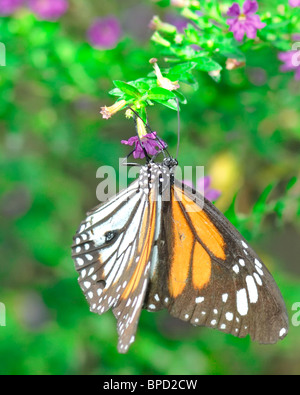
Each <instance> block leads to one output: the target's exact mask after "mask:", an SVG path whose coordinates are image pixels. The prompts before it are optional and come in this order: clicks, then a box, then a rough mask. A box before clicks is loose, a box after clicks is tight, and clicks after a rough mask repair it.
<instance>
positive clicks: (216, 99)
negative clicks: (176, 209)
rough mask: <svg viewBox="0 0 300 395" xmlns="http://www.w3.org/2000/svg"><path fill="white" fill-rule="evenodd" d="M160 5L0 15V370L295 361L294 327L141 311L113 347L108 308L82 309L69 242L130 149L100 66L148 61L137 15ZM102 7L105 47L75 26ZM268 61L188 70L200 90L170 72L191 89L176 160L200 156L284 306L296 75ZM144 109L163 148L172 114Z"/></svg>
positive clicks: (259, 365)
mask: <svg viewBox="0 0 300 395" xmlns="http://www.w3.org/2000/svg"><path fill="white" fill-rule="evenodd" d="M168 12H171V11H170V10H168V9H160V8H157V7H156V6H155V4H154V3H153V2H151V1H150V0H149V1H146V0H145V1H142V2H141V1H137V0H130V1H128V0H126V2H124V1H117V0H110V1H108V0H102V1H101V2H92V1H89V2H87V1H84V0H72V1H70V8H69V10H68V12H67V13H66V14H65V15H64V16H63V17H62V18H61V19H60V20H59V21H58V22H56V23H52V22H46V21H40V20H38V19H37V18H36V17H35V16H34V15H33V14H32V13H30V12H29V11H27V10H26V9H22V10H20V11H18V12H17V13H16V14H14V15H13V16H12V17H5V18H0V41H1V42H3V43H5V45H6V50H7V59H6V62H7V64H6V67H0V89H1V99H0V170H1V178H0V216H1V217H0V218H1V221H0V240H1V244H0V257H1V264H0V279H1V280H0V281H1V288H0V302H2V303H4V304H5V306H6V327H0V361H1V362H0V374H25V375H26V374H101V375H105V374H127V375H131V374H164V375H166V374H197V375H198V374H299V373H300V336H299V335H300V326H299V327H297V326H294V325H291V329H290V334H289V335H288V337H287V338H286V339H285V340H284V341H282V342H280V343H278V344H277V345H272V346H260V345H258V344H255V343H252V342H251V341H250V340H249V339H248V338H246V339H236V338H234V337H232V336H228V335H224V334H222V333H219V332H217V331H214V330H209V329H206V328H194V327H192V326H189V325H186V324H184V323H182V322H180V321H178V320H175V319H172V318H171V317H170V316H169V315H168V314H167V313H166V312H159V313H154V314H153V313H149V312H147V311H143V313H142V316H141V319H140V323H139V329H138V333H137V338H136V342H135V343H134V344H133V345H132V347H131V349H130V351H129V353H128V354H126V355H119V354H118V353H117V350H116V346H117V331H116V321H115V318H114V317H113V314H112V313H111V312H108V313H106V314H105V315H103V316H96V315H94V314H92V313H90V312H89V308H88V305H87V303H86V301H85V299H84V296H83V294H82V292H81V290H80V288H79V286H78V284H77V273H76V272H75V269H74V265H73V261H72V259H71V250H70V246H71V244H72V237H73V235H74V233H75V231H76V229H77V227H78V225H79V223H80V222H81V221H82V220H83V219H84V216H85V212H86V211H88V210H89V209H90V208H92V207H94V206H95V205H97V204H98V202H97V200H96V195H95V191H96V187H97V185H98V183H99V180H97V179H96V170H97V168H98V167H99V166H102V165H111V166H114V167H116V168H118V160H119V157H121V156H122V157H123V156H125V155H126V154H127V153H128V149H127V148H126V147H125V146H122V145H121V144H120V140H122V139H127V138H128V137H130V136H132V135H134V125H133V123H132V121H130V120H129V121H128V120H126V119H125V117H124V116H123V114H122V113H119V114H117V115H115V116H114V117H113V118H112V119H111V120H109V121H105V120H102V119H101V116H100V114H99V110H100V107H101V106H103V105H110V104H113V99H112V98H111V97H109V95H108V93H107V92H108V91H109V90H110V89H111V88H112V87H113V85H112V80H124V81H129V80H132V79H136V78H139V77H144V76H146V75H147V74H148V73H149V72H150V71H151V70H150V68H149V63H148V61H149V58H151V57H157V56H158V53H157V49H156V48H155V46H154V45H152V44H150V43H149V38H150V36H151V31H150V30H149V29H148V28H147V25H148V22H149V21H150V19H151V17H152V16H153V15H154V14H157V13H159V14H160V15H161V16H162V17H163V16H166V13H168ZM105 15H114V16H115V17H117V18H118V19H119V20H120V22H121V25H122V29H123V33H122V37H121V38H120V40H119V43H118V45H117V47H116V48H114V49H111V50H98V49H95V48H93V47H92V46H91V45H90V44H89V43H88V42H87V39H86V31H87V29H88V28H89V26H90V25H91V23H92V21H93V19H94V18H95V16H99V17H103V16H105ZM279 65H280V62H279V61H278V60H277V52H276V51H275V50H270V49H267V48H264V49H263V50H259V51H251V50H249V53H247V66H246V68H242V69H238V70H234V71H230V72H229V71H226V70H225V71H224V72H223V78H222V82H221V83H219V84H217V83H215V82H214V81H213V80H212V79H211V78H210V77H209V76H207V75H206V74H204V73H202V74H201V73H199V74H196V76H197V79H198V81H199V90H198V91H196V92H195V91H194V90H193V89H192V88H191V87H189V86H187V85H182V87H181V88H182V92H184V94H185V95H186V96H187V98H188V104H187V105H185V106H183V107H182V113H181V122H182V126H181V130H182V140H181V147H180V156H179V161H180V164H181V165H193V166H196V165H204V166H205V169H206V174H207V175H208V174H209V175H211V176H212V179H213V186H214V187H215V188H217V189H219V190H221V191H222V197H221V198H220V199H219V201H218V202H217V206H218V207H219V208H220V209H221V210H222V211H223V212H225V213H226V215H227V216H228V218H229V219H230V220H231V221H233V223H234V224H235V225H236V226H237V227H238V229H239V230H240V231H241V232H242V234H243V235H244V236H245V237H246V238H247V239H248V240H249V241H250V243H251V244H252V245H253V247H254V248H255V249H256V250H257V252H258V253H259V255H260V256H261V257H262V259H264V261H265V263H266V265H267V266H268V268H269V269H270V270H271V272H272V273H273V275H274V277H275V279H276V281H277V282H278V284H279V287H280V289H281V291H282V294H283V296H284V299H285V301H286V304H287V308H288V312H289V315H290V318H292V316H293V314H295V311H292V307H293V305H294V303H296V302H300V264H299V256H300V243H299V239H300V206H299V193H300V185H299V183H298V181H297V179H298V177H299V175H300V174H299V164H300V156H299V150H300V115H299V88H300V85H299V82H298V83H296V82H295V81H294V79H293V75H292V74H282V73H280V71H279ZM149 120H150V122H151V125H152V128H153V129H154V130H157V131H158V132H159V135H160V137H161V138H163V139H164V140H165V141H167V142H168V143H169V145H170V151H171V152H172V153H173V154H174V155H175V151H176V142H177V132H176V130H177V117H176V113H175V112H173V111H171V110H169V109H167V108H163V107H161V108H160V107H155V108H153V109H151V111H150V112H149ZM290 180H292V184H291V182H290ZM291 185H292V187H291ZM266 188H267V189H266ZM268 188H269V189H268ZM257 202H258V203H257ZM237 213H238V214H237ZM294 321H295V320H294ZM294 323H297V321H296V322H294ZM299 323H300V320H299Z"/></svg>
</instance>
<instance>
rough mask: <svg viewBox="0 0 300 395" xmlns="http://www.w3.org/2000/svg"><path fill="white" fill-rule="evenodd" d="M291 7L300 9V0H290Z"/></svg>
mask: <svg viewBox="0 0 300 395" xmlns="http://www.w3.org/2000/svg"><path fill="white" fill-rule="evenodd" d="M289 5H290V6H291V7H293V8H295V7H300V0H289Z"/></svg>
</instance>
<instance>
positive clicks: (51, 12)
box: [28, 0, 69, 21]
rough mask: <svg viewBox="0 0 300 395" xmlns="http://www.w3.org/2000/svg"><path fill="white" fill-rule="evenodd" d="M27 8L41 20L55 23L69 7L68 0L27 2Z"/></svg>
mask: <svg viewBox="0 0 300 395" xmlns="http://www.w3.org/2000/svg"><path fill="white" fill-rule="evenodd" d="M28 5H29V8H30V9H31V11H32V12H33V13H34V14H35V15H36V16H37V17H38V18H39V19H41V20H44V21H56V20H57V19H59V18H60V17H61V16H62V15H64V14H65V13H66V11H67V9H68V7H69V3H68V0H29V3H28Z"/></svg>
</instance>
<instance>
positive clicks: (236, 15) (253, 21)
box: [227, 0, 266, 41]
mask: <svg viewBox="0 0 300 395" xmlns="http://www.w3.org/2000/svg"><path fill="white" fill-rule="evenodd" d="M257 11H258V3H257V1H256V0H254V1H251V0H246V1H245V2H244V5H243V11H242V10H241V8H240V6H239V4H238V3H234V4H233V5H232V6H231V7H230V8H229V10H228V12H227V15H228V16H229V17H230V19H227V24H228V25H229V31H231V32H233V34H234V37H235V39H236V40H237V41H242V40H243V38H244V36H245V34H246V36H247V37H248V38H251V39H254V38H256V35H257V30H258V29H262V28H264V27H265V26H266V24H265V23H263V22H261V20H260V17H259V15H256V12H257Z"/></svg>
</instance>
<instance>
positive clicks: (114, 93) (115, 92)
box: [108, 88, 124, 97]
mask: <svg viewBox="0 0 300 395" xmlns="http://www.w3.org/2000/svg"><path fill="white" fill-rule="evenodd" d="M108 93H109V94H110V95H112V96H120V97H121V96H123V95H124V92H122V91H121V90H120V89H119V88H115V89H112V90H111V91H109V92H108Z"/></svg>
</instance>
